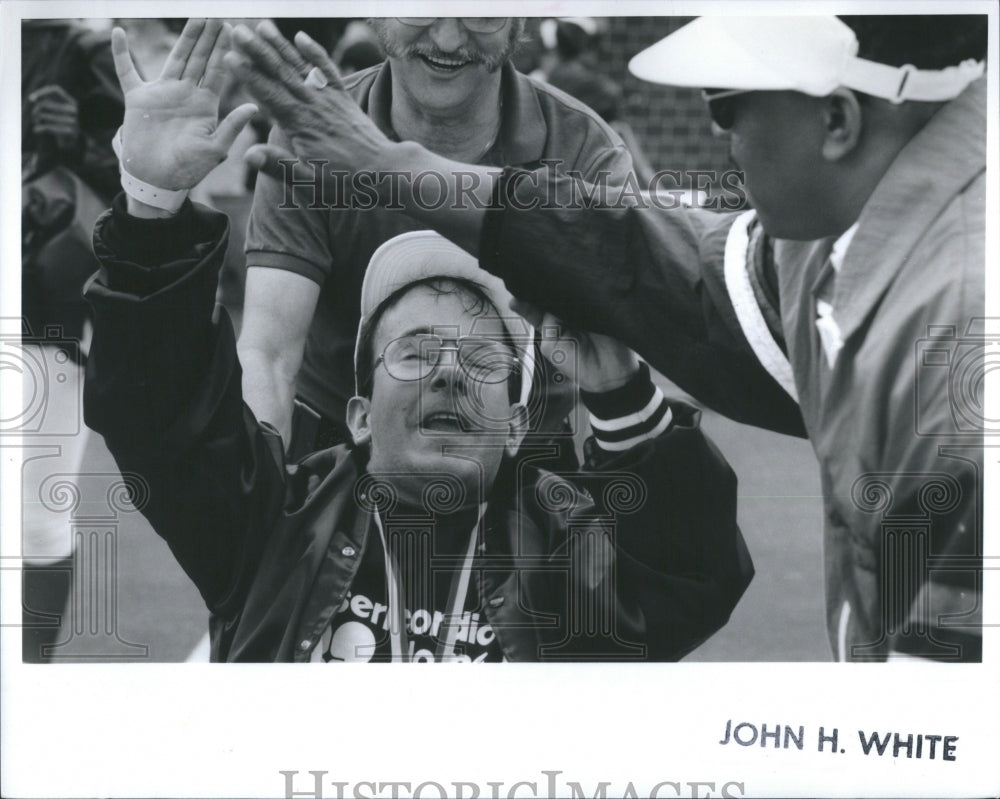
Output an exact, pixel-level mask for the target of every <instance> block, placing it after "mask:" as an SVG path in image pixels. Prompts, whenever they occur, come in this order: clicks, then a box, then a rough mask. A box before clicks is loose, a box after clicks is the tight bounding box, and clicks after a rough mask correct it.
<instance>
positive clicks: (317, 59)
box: [295, 31, 344, 89]
mask: <svg viewBox="0 0 1000 799" xmlns="http://www.w3.org/2000/svg"><path fill="white" fill-rule="evenodd" d="M295 46H296V47H297V48H299V52H300V53H302V55H304V56H305V57H306V59H307V60H308V61H309V63H310V64H312V65H313V66H315V67H319V69H320V71H321V72H322V73H323V74H324V75H326V79H327V80H328V81H329V82H330V85H331V86H333V87H334V88H335V89H343V88H344V81H343V79H342V78H341V76H340V70H339V69H337V65H336V64H334V63H333V61H332V60H331V58H330V56H329V55H327V52H326V50H324V49H323V47H322V45H320V44H317V42H316V40H315V39H313V38H312V37H311V36H310V35H309V34H308V33H306V32H305V31H299V32H298V33H296V34H295Z"/></svg>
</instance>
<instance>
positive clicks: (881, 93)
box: [840, 58, 986, 103]
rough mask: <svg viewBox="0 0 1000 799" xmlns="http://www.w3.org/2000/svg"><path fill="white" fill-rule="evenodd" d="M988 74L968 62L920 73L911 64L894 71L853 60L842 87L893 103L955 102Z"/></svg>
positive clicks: (983, 67) (983, 66)
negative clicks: (969, 87)
mask: <svg viewBox="0 0 1000 799" xmlns="http://www.w3.org/2000/svg"><path fill="white" fill-rule="evenodd" d="M985 70H986V64H985V63H984V62H982V61H976V60H974V59H971V58H970V59H969V60H967V61H963V62H962V63H961V64H959V65H957V66H953V67H947V68H946V69H917V68H916V67H914V66H913V65H912V64H906V65H904V66H901V67H893V66H889V65H888V64H880V63H878V62H876V61H869V60H867V59H865V58H852V59H850V60H849V61H848V62H847V65H846V67H845V69H844V72H843V74H842V75H841V81H840V83H841V85H843V86H847V87H848V88H849V89H854V90H856V91H859V92H865V94H871V95H873V96H875V97H881V98H882V99H884V100H888V101H889V102H891V103H902V102H906V101H908V100H917V101H920V102H941V101H944V100H954V99H955V98H956V97H958V95H960V94H961V93H962V92H963V91H965V88H966V87H967V86H968V85H969V84H970V83H972V81H974V80H976V79H977V78H979V77H981V76H982V75H983V73H984V72H985Z"/></svg>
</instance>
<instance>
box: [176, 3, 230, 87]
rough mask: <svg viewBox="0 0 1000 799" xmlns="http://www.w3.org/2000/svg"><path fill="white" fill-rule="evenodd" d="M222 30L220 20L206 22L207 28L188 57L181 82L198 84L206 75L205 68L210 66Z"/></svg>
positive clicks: (202, 31) (203, 30) (203, 29)
mask: <svg viewBox="0 0 1000 799" xmlns="http://www.w3.org/2000/svg"><path fill="white" fill-rule="evenodd" d="M221 30H222V21H221V20H218V19H209V20H205V27H204V28H202V30H201V35H200V36H199V37H198V41H197V42H195V45H194V48H193V49H192V50H191V55H189V56H188V60H187V63H186V64H185V65H184V71H183V72H182V73H181V80H189V81H191V82H193V83H198V82H199V81H200V80H201V78H202V75H204V74H205V66H206V65H207V64H208V59H209V56H211V55H212V52H213V51H214V50H215V42H216V40H217V39H218V38H219V32H220V31H221Z"/></svg>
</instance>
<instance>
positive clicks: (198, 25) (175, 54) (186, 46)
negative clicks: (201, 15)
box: [160, 19, 205, 80]
mask: <svg viewBox="0 0 1000 799" xmlns="http://www.w3.org/2000/svg"><path fill="white" fill-rule="evenodd" d="M204 29H205V20H203V19H189V20H188V21H187V24H186V25H185V26H184V30H182V31H181V35H180V37H179V38H178V39H177V42H176V44H174V49H173V50H171V51H170V55H168V56H167V60H166V61H165V62H164V64H163V70H162V71H161V72H160V79H161V80H163V79H175V80H177V79H179V78H180V77H181V75H183V74H184V67H185V66H186V65H187V60H188V57H189V56H190V55H191V51H192V50H194V47H195V45H196V44H197V43H198V39H199V38H200V37H201V32H202V31H203V30H204Z"/></svg>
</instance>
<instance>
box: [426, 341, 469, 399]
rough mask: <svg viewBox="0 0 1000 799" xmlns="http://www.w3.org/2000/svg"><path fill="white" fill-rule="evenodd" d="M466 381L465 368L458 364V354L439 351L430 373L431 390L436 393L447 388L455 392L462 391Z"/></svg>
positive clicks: (451, 351)
mask: <svg viewBox="0 0 1000 799" xmlns="http://www.w3.org/2000/svg"><path fill="white" fill-rule="evenodd" d="M467 379H468V375H467V374H466V373H465V368H464V367H463V366H462V365H461V364H460V363H459V362H458V352H457V351H455V350H449V349H443V350H441V354H440V355H439V357H438V362H437V364H436V365H435V366H434V371H433V372H431V388H433V389H435V390H437V391H442V390H447V389H449V388H451V389H452V390H455V391H464V390H465V383H466V380H467Z"/></svg>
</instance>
